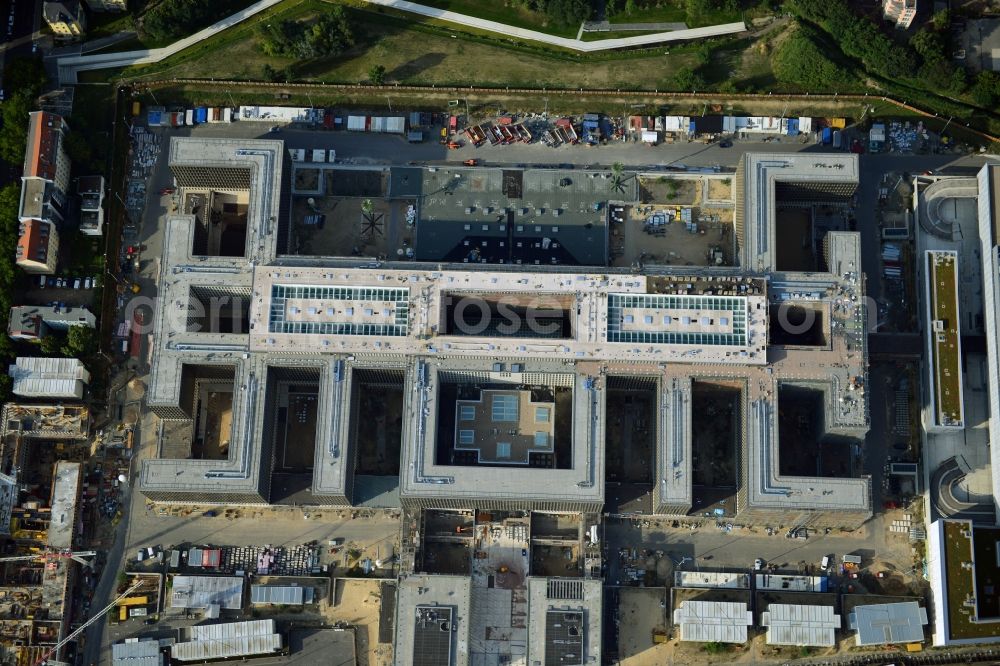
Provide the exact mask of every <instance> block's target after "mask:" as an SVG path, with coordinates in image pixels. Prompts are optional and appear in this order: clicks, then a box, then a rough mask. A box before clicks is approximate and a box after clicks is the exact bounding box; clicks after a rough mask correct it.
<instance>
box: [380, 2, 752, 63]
mask: <svg viewBox="0 0 1000 666" xmlns="http://www.w3.org/2000/svg"><path fill="white" fill-rule="evenodd" d="M366 1H367V2H368V3H369V4H373V5H379V6H381V7H389V8H390V9H398V10H399V11H403V12H409V13H411V14H419V15H420V16H426V17H428V18H433V19H438V20H440V21H447V22H448V23H455V24H458V25H462V26H465V27H467V28H475V29H477V30H487V31H489V32H495V33H498V34H501V35H503V36H504V37H514V38H517V39H526V40H529V41H532V42H540V43H542V44H548V45H550V46H558V47H559V48H563V49H569V50H572V51H580V52H581V53H596V52H599V51H610V50H612V49H626V48H633V47H637V46H650V45H652V44H660V43H663V42H677V41H683V40H689V39H702V38H705V37H719V36H721V35H734V34H736V33H739V32H744V31H745V30H746V25H745V24H743V23H742V22H738V23H724V24H722V25H711V26H706V27H704V28H693V29H690V30H674V31H670V32H657V33H654V34H651V35H636V36H635V37H620V38H616V39H602V40H599V41H596V42H585V41H582V40H580V39H569V38H567V37H557V36H555V35H549V34H546V33H544V32H537V31H535V30H526V29H524V28H515V27H514V26H510V25H507V24H505V23H497V22H496V21H487V20H486V19H481V18H476V17H475V16H468V15H466V14H459V13H456V12H450V11H448V10H445V9H438V8H436V7H428V6H426V5H420V4H417V3H415V2H409V1H408V0H366ZM616 29H617V26H616ZM581 32H582V31H581Z"/></svg>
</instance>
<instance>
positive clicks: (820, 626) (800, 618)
mask: <svg viewBox="0 0 1000 666" xmlns="http://www.w3.org/2000/svg"><path fill="white" fill-rule="evenodd" d="M761 616H762V617H761V624H762V625H764V626H766V627H767V644H768V645H810V646H815V647H832V646H833V645H834V644H835V643H836V632H837V631H838V630H839V629H840V626H841V624H840V616H839V615H837V614H836V613H834V608H833V606H812V605H803V604H770V605H769V606H768V608H767V610H766V611H765V612H764V613H762V614H761Z"/></svg>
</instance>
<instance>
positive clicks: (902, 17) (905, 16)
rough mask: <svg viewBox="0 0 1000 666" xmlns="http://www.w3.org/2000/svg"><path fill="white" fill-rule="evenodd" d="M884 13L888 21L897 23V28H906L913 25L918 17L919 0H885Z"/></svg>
mask: <svg viewBox="0 0 1000 666" xmlns="http://www.w3.org/2000/svg"><path fill="white" fill-rule="evenodd" d="M882 15H883V16H884V17H885V19H886V20H887V21H892V22H893V23H895V24H896V27H897V28H903V29H904V30H905V29H907V28H909V27H910V26H911V25H913V19H915V18H916V17H917V0H885V2H884V3H883V4H882Z"/></svg>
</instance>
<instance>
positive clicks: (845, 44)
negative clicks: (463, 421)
mask: <svg viewBox="0 0 1000 666" xmlns="http://www.w3.org/2000/svg"><path fill="white" fill-rule="evenodd" d="M786 6H787V7H789V8H790V9H791V10H792V11H793V12H794V13H795V14H797V15H798V16H799V17H800V18H802V19H804V20H805V21H808V22H810V23H815V24H816V25H819V26H820V27H822V28H823V30H824V31H825V32H826V33H827V34H829V35H830V36H831V37H832V38H833V39H834V40H835V41H836V42H837V44H838V46H839V47H840V50H841V51H843V52H844V54H846V55H847V56H850V57H851V58H855V59H857V60H859V61H860V62H861V63H862V64H864V66H865V68H866V69H867V70H868V71H870V72H872V73H875V74H881V75H883V76H886V77H889V78H894V79H909V78H911V77H912V76H913V74H914V73H915V72H916V71H917V59H916V57H915V56H914V54H913V52H912V51H911V50H909V49H907V48H906V47H904V46H900V45H898V44H895V43H893V41H892V40H891V39H889V38H888V37H887V36H886V35H884V34H883V33H882V31H881V30H879V28H878V26H877V25H875V24H874V23H872V22H871V21H869V20H868V19H866V18H864V17H862V16H858V15H857V14H855V13H854V12H853V11H851V8H850V7H849V6H848V5H847V3H846V2H845V0H789V2H788V3H786Z"/></svg>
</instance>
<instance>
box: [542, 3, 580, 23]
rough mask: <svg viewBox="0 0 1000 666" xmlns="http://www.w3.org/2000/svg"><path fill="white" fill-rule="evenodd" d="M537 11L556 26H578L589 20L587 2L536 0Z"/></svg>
mask: <svg viewBox="0 0 1000 666" xmlns="http://www.w3.org/2000/svg"><path fill="white" fill-rule="evenodd" d="M536 7H537V9H538V10H539V11H541V12H542V13H543V14H545V16H546V18H548V19H549V20H550V21H552V22H553V23H554V24H556V25H560V26H568V25H579V24H580V23H583V22H584V21H586V20H587V19H589V18H590V15H591V13H592V12H593V7H592V6H591V5H590V1H589V0H538V4H537V5H536Z"/></svg>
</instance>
